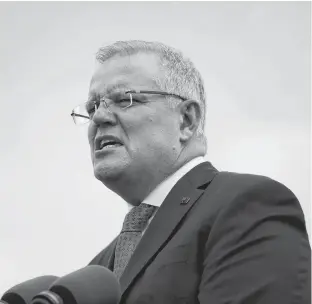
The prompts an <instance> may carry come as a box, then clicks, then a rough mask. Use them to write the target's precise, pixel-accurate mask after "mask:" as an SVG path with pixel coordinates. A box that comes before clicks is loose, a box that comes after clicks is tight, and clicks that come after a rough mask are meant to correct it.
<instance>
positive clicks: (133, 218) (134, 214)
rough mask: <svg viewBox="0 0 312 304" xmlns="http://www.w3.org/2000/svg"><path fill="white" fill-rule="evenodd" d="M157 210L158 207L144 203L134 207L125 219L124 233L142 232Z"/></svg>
mask: <svg viewBox="0 0 312 304" xmlns="http://www.w3.org/2000/svg"><path fill="white" fill-rule="evenodd" d="M156 208H157V207H155V206H152V205H148V204H143V203H142V204H140V205H139V206H135V207H133V208H132V209H131V210H130V211H129V212H128V214H127V215H126V217H125V220H124V223H123V227H122V232H125V231H138V232H142V231H143V230H144V228H145V227H146V225H147V222H148V220H149V219H150V217H151V216H152V214H153V212H154V210H155V209H156Z"/></svg>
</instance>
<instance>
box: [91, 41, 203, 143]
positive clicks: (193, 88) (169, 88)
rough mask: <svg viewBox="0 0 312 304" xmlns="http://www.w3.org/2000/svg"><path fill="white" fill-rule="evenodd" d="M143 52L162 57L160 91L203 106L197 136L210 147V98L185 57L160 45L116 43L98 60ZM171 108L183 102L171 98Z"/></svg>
mask: <svg viewBox="0 0 312 304" xmlns="http://www.w3.org/2000/svg"><path fill="white" fill-rule="evenodd" d="M139 52H144V53H153V54H156V55H158V57H159V60H160V68H161V70H162V71H163V73H164V75H165V77H161V78H160V79H156V84H157V86H158V87H159V89H160V90H162V91H166V92H169V93H175V94H178V95H181V96H183V97H185V98H188V99H195V100H197V101H198V102H199V104H200V107H201V110H202V114H203V115H202V118H201V121H200V123H199V127H198V129H197V136H198V137H199V138H201V139H202V140H203V141H204V143H205V145H206V138H205V134H204V128H205V117H206V111H205V110H206V96H205V89H204V83H203V79H202V77H201V75H200V73H199V71H198V70H197V69H196V68H195V66H194V64H193V63H192V62H191V60H190V59H188V58H186V57H184V56H183V54H182V53H181V52H180V51H178V50H176V49H174V48H172V47H169V46H167V45H165V44H163V43H160V42H147V41H141V40H130V41H116V42H115V43H113V44H111V45H108V46H104V47H102V48H100V49H99V51H98V53H97V55H96V59H97V60H98V61H99V62H104V61H106V60H108V59H109V58H111V57H113V56H114V55H117V54H120V55H134V54H137V53H139ZM168 101H169V104H170V106H171V107H175V106H176V105H177V104H178V103H179V102H180V101H177V99H176V98H172V97H168Z"/></svg>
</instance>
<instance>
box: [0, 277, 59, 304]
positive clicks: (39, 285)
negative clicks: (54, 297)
mask: <svg viewBox="0 0 312 304" xmlns="http://www.w3.org/2000/svg"><path fill="white" fill-rule="evenodd" d="M56 279H58V277H55V276H41V277H38V278H34V279H31V280H28V281H26V282H23V283H20V284H18V285H16V286H14V287H12V288H10V289H9V290H8V291H7V292H5V293H4V295H3V296H2V298H1V300H0V303H1V304H30V303H31V300H32V298H33V297H34V296H35V295H36V294H38V293H39V292H41V291H43V290H46V289H48V288H49V287H50V286H51V284H52V283H53V282H54V281H55V280H56Z"/></svg>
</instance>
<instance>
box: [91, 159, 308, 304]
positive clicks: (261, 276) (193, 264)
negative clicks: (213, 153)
mask: <svg viewBox="0 0 312 304" xmlns="http://www.w3.org/2000/svg"><path fill="white" fill-rule="evenodd" d="M115 245H116V239H115V240H113V241H112V243H111V244H109V245H108V247H106V248H105V249H104V250H103V251H102V252H100V253H99V254H98V255H97V256H96V257H95V258H94V259H93V260H92V261H91V263H90V264H95V265H103V266H105V267H108V268H109V269H111V270H113V264H114V249H115ZM310 254H311V249H310V245H309V240H308V235H307V232H306V227H305V220H304V215H303V212H302V209H301V207H300V204H299V202H298V200H297V198H296V197H295V195H294V194H293V193H292V192H291V191H290V190H289V189H288V188H286V187H285V186H283V185H282V184H280V183H278V182H276V181H274V180H272V179H270V178H267V177H263V176H256V175H251V174H238V173H231V172H218V171H217V170H216V169H215V168H214V167H213V166H212V165H211V164H210V163H209V162H206V163H203V164H200V165H198V166H197V167H195V168H194V169H193V170H191V171H190V172H189V173H187V174H186V175H185V176H184V177H183V178H181V179H180V180H179V182H178V183H177V184H176V185H175V186H174V188H173V189H172V190H171V192H170V193H169V194H168V196H167V197H166V199H165V200H164V202H163V204H162V205H161V207H160V208H159V210H158V211H157V213H156V215H155V217H154V219H153V220H152V222H151V223H150V225H149V227H148V229H147V230H146V232H145V234H144V235H143V237H142V239H141V241H140V243H139V244H138V246H137V248H136V250H135V252H134V253H133V255H132V257H131V259H130V261H129V264H128V265H127V267H126V269H125V271H124V273H123V275H122V277H121V278H120V284H121V289H122V298H121V301H120V303H122V304H143V303H144V304H154V303H155V304H156V303H157V304H175V303H178V304H186V303H188V304H193V303H206V304H310V303H311V298H310V288H311V287H310V286H311V281H310V280H311V272H310V271H311V255H310Z"/></svg>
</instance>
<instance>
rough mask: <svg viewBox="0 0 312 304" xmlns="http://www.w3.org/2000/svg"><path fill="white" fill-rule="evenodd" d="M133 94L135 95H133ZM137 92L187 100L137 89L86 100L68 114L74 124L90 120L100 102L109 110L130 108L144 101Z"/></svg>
mask: <svg viewBox="0 0 312 304" xmlns="http://www.w3.org/2000/svg"><path fill="white" fill-rule="evenodd" d="M133 94H135V96H133ZM137 94H152V95H163V96H173V97H177V98H179V99H181V100H182V101H185V100H187V98H185V97H182V96H180V95H177V94H173V93H167V92H161V91H137V90H130V91H127V92H124V93H120V92H119V93H116V94H112V96H110V97H109V98H105V97H104V98H101V99H99V100H97V101H87V102H85V103H83V104H81V105H78V106H77V107H75V108H74V109H73V111H72V113H71V114H70V115H71V117H72V118H73V120H74V123H75V124H76V125H82V124H86V123H88V122H90V120H92V118H93V116H94V114H95V112H96V111H97V109H98V108H99V107H100V103H101V102H103V104H104V106H105V108H106V109H107V110H108V111H109V112H115V111H119V110H125V109H127V108H130V107H131V106H133V105H134V104H140V103H141V104H142V103H146V100H144V99H143V98H140V97H139V96H138V95H137Z"/></svg>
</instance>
